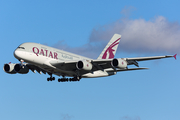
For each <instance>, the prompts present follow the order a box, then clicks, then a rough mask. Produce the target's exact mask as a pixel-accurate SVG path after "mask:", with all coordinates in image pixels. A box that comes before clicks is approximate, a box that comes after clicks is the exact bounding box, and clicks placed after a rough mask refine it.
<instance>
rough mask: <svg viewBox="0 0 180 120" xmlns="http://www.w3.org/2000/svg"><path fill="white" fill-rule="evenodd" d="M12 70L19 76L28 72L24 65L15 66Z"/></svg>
mask: <svg viewBox="0 0 180 120" xmlns="http://www.w3.org/2000/svg"><path fill="white" fill-rule="evenodd" d="M14 70H15V71H16V72H17V73H20V74H27V73H28V72H29V68H28V67H27V66H26V65H21V64H16V65H15V66H14Z"/></svg>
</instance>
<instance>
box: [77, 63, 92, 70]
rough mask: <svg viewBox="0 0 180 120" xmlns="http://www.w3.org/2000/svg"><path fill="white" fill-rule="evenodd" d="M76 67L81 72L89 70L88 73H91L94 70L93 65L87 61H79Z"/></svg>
mask: <svg viewBox="0 0 180 120" xmlns="http://www.w3.org/2000/svg"><path fill="white" fill-rule="evenodd" d="M76 67H77V68H78V69H79V70H87V71H90V70H92V67H93V66H92V64H91V63H90V62H87V61H78V62H77V64H76Z"/></svg>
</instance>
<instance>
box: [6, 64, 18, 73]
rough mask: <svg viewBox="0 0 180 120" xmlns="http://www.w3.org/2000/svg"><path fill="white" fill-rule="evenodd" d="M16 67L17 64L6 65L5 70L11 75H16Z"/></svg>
mask: <svg viewBox="0 0 180 120" xmlns="http://www.w3.org/2000/svg"><path fill="white" fill-rule="evenodd" d="M15 65H16V64H4V67H3V70H4V71H5V72H6V73H9V74H16V73H17V72H16V71H15V70H14V66H15Z"/></svg>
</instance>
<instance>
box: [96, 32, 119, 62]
mask: <svg viewBox="0 0 180 120" xmlns="http://www.w3.org/2000/svg"><path fill="white" fill-rule="evenodd" d="M120 39H121V35H119V34H114V36H113V37H112V38H111V40H110V41H109V43H108V44H107V45H106V47H105V48H104V50H103V51H102V52H101V54H100V55H99V57H98V58H97V59H112V58H114V56H115V54H116V50H117V48H118V45H119V42H120Z"/></svg>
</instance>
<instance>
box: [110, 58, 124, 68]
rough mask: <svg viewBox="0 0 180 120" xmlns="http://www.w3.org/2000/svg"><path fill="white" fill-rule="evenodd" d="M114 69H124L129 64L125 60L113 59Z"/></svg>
mask: <svg viewBox="0 0 180 120" xmlns="http://www.w3.org/2000/svg"><path fill="white" fill-rule="evenodd" d="M111 64H112V66H113V67H116V68H120V69H124V68H126V67H127V62H126V61H125V60H123V59H121V58H120V59H113V60H112V62H111Z"/></svg>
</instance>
